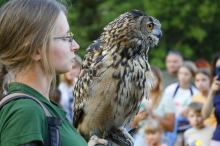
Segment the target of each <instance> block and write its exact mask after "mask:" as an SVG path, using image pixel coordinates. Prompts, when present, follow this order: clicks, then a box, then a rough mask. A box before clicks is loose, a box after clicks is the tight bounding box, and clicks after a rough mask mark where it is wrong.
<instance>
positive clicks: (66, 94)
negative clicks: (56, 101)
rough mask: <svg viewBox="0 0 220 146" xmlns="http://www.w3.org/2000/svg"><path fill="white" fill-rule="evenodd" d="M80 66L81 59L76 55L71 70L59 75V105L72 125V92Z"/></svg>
mask: <svg viewBox="0 0 220 146" xmlns="http://www.w3.org/2000/svg"><path fill="white" fill-rule="evenodd" d="M81 64H82V59H81V58H80V57H79V56H77V55H76V57H75V59H74V61H73V66H72V69H71V70H70V71H69V72H67V73H65V74H63V75H61V82H60V84H59V86H58V89H59V90H60V92H61V100H60V105H61V107H62V108H63V109H64V111H65V112H66V116H67V119H68V120H69V121H70V123H72V120H73V109H72V105H73V102H74V97H73V92H74V85H75V83H76V82H77V78H78V76H79V73H80V68H81Z"/></svg>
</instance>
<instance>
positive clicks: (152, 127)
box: [144, 118, 163, 134]
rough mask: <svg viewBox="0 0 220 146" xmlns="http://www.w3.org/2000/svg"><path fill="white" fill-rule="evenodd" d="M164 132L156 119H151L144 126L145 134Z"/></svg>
mask: <svg viewBox="0 0 220 146" xmlns="http://www.w3.org/2000/svg"><path fill="white" fill-rule="evenodd" d="M154 132H159V133H162V132H163V128H162V126H161V124H160V122H159V121H158V120H156V119H153V118H149V119H148V120H147V121H146V123H145V125H144V133H145V134H146V133H154Z"/></svg>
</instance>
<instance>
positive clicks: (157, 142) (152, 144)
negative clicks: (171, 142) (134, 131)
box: [134, 118, 167, 146]
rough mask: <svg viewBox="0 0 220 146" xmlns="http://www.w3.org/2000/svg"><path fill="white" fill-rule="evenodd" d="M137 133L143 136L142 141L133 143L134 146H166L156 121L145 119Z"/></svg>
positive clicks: (159, 125)
mask: <svg viewBox="0 0 220 146" xmlns="http://www.w3.org/2000/svg"><path fill="white" fill-rule="evenodd" d="M139 133H140V134H141V135H143V136H142V139H140V141H139V142H138V143H137V142H135V143H134V146H167V144H165V143H164V142H163V139H162V137H163V134H164V131H163V128H162V126H161V124H160V122H159V121H158V120H156V119H151V118H149V119H147V121H146V122H145V124H144V125H143V127H142V128H141V129H140V130H139Z"/></svg>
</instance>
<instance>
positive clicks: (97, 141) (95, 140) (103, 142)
mask: <svg viewBox="0 0 220 146" xmlns="http://www.w3.org/2000/svg"><path fill="white" fill-rule="evenodd" d="M97 144H100V145H103V146H108V141H107V140H105V139H101V138H98V137H97V136H95V135H93V136H92V137H91V138H90V140H89V142H88V146H96V145H97Z"/></svg>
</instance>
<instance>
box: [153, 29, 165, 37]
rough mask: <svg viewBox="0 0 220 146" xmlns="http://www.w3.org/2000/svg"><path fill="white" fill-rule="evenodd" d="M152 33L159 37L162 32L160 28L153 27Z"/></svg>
mask: <svg viewBox="0 0 220 146" xmlns="http://www.w3.org/2000/svg"><path fill="white" fill-rule="evenodd" d="M152 33H153V35H155V36H156V37H157V38H158V39H160V38H161V37H162V36H163V33H162V31H161V30H160V29H153V32H152Z"/></svg>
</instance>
